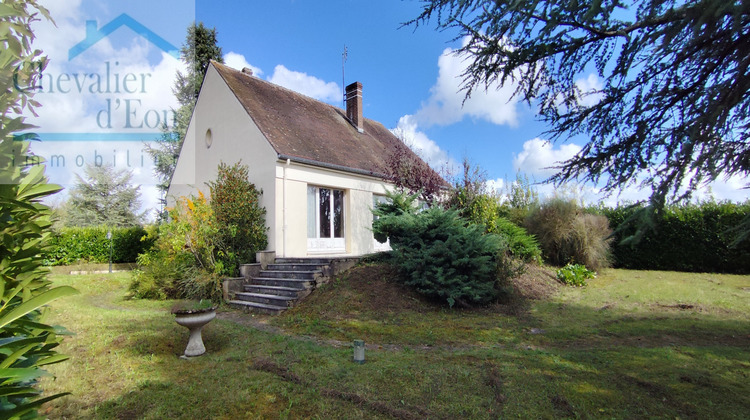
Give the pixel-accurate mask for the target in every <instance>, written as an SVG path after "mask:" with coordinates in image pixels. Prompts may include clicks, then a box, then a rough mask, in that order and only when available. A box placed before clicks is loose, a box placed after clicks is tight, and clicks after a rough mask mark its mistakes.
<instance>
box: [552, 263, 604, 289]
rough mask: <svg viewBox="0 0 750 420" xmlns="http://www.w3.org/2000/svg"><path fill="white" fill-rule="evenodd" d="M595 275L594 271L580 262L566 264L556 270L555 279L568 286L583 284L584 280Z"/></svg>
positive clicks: (584, 283)
mask: <svg viewBox="0 0 750 420" xmlns="http://www.w3.org/2000/svg"><path fill="white" fill-rule="evenodd" d="M594 277H596V273H595V272H593V271H591V270H589V269H588V268H586V266H585V265H581V264H568V265H566V266H565V267H563V268H561V269H559V270H557V279H558V280H560V281H561V282H563V283H565V284H567V285H569V286H585V285H586V280H588V279H593V278H594Z"/></svg>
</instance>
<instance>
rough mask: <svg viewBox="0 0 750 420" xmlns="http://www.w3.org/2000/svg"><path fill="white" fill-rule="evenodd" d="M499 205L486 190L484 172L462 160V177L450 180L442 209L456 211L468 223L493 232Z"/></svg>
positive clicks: (498, 213) (498, 214) (497, 199)
mask: <svg viewBox="0 0 750 420" xmlns="http://www.w3.org/2000/svg"><path fill="white" fill-rule="evenodd" d="M499 205H500V203H499V197H497V196H496V195H495V194H494V193H492V192H490V191H489V189H488V188H487V177H486V175H485V172H484V171H482V170H481V169H480V168H479V167H476V166H475V167H472V166H471V163H470V162H469V161H468V160H467V159H464V162H463V177H460V178H455V179H453V180H452V186H451V189H450V190H449V191H448V194H447V198H446V200H445V203H444V207H445V208H446V209H454V210H456V211H458V214H459V215H460V216H461V217H463V218H464V219H466V220H468V221H469V222H470V223H476V224H479V225H482V226H484V227H485V231H487V232H495V231H496V226H495V222H496V220H497V218H498V217H499V216H500V212H499Z"/></svg>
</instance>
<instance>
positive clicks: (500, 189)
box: [485, 178, 506, 195]
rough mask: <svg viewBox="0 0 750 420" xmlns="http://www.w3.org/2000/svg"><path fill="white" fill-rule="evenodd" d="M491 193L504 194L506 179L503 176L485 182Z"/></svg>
mask: <svg viewBox="0 0 750 420" xmlns="http://www.w3.org/2000/svg"><path fill="white" fill-rule="evenodd" d="M485 185H486V186H487V190H488V191H489V192H490V193H493V194H497V195H503V194H504V193H505V187H506V181H505V180H504V179H503V178H497V179H489V180H487V182H485Z"/></svg>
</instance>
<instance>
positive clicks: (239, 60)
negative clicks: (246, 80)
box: [224, 51, 263, 77]
mask: <svg viewBox="0 0 750 420" xmlns="http://www.w3.org/2000/svg"><path fill="white" fill-rule="evenodd" d="M224 64H226V65H227V66H229V67H231V68H233V69H235V70H242V69H243V68H245V67H247V68H249V69H250V70H252V71H253V75H254V76H256V77H260V76H261V75H262V74H263V70H261V69H260V68H258V67H255V66H253V65H252V64H250V63H248V62H247V59H246V58H245V56H244V55H242V54H238V53H236V52H232V51H230V52H228V53H226V54H224Z"/></svg>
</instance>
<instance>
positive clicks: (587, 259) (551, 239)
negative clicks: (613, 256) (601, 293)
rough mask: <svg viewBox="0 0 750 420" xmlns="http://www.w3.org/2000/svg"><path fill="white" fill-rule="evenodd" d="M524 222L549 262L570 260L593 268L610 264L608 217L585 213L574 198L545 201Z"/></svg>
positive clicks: (554, 263) (598, 268) (565, 262)
mask: <svg viewBox="0 0 750 420" xmlns="http://www.w3.org/2000/svg"><path fill="white" fill-rule="evenodd" d="M525 225H526V229H528V231H529V233H531V234H533V235H534V236H536V238H537V240H538V241H539V245H540V246H541V248H542V252H543V256H544V259H545V261H546V262H548V263H550V264H553V265H556V266H558V267H559V266H563V265H565V264H567V263H569V262H572V263H574V264H583V265H585V266H586V267H587V268H588V269H590V270H594V271H598V270H600V269H602V268H605V267H609V266H610V242H611V241H612V239H611V235H612V230H611V229H610V228H609V222H608V221H607V218H606V217H604V216H600V215H594V214H588V213H585V212H584V211H583V209H581V208H580V207H579V206H578V205H577V204H576V203H575V201H573V200H564V199H560V198H553V199H551V200H549V201H547V202H546V203H544V204H542V205H541V206H539V207H538V208H537V209H535V210H533V211H532V212H531V213H530V214H529V216H528V217H527V218H526V222H525Z"/></svg>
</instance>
